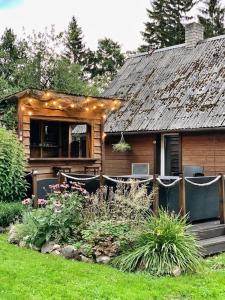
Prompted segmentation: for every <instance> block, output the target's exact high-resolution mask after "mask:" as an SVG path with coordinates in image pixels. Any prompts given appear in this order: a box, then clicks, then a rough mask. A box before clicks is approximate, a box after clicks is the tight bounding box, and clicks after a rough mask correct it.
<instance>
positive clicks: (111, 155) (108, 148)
mask: <svg viewBox="0 0 225 300" xmlns="http://www.w3.org/2000/svg"><path fill="white" fill-rule="evenodd" d="M119 139H120V136H107V137H106V140H105V172H106V174H109V175H118V176H119V175H130V174H131V164H132V163H149V168H150V174H152V173H153V162H154V144H153V141H154V137H153V136H151V135H132V136H131V135H130V136H129V135H128V136H125V140H126V142H127V143H129V144H130V145H131V147H132V149H131V151H128V152H125V153H118V152H113V151H112V144H116V143H118V142H119Z"/></svg>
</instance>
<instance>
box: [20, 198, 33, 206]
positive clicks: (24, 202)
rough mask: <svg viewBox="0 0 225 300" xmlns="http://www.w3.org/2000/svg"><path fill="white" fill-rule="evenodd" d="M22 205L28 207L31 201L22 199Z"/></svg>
mask: <svg viewBox="0 0 225 300" xmlns="http://www.w3.org/2000/svg"><path fill="white" fill-rule="evenodd" d="M22 204H23V205H30V204H31V199H30V198H27V199H24V200H23V201H22Z"/></svg>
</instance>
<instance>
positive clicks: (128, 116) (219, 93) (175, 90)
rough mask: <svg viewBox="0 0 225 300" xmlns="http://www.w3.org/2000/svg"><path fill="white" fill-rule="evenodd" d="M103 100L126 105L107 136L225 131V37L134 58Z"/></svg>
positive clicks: (108, 127)
mask: <svg viewBox="0 0 225 300" xmlns="http://www.w3.org/2000/svg"><path fill="white" fill-rule="evenodd" d="M103 96H104V97H105V96H107V97H121V98H123V99H126V101H125V103H124V104H123V106H122V107H121V108H120V110H119V111H117V112H116V113H114V114H112V115H111V116H109V118H108V120H107V123H106V126H105V131H106V132H121V131H124V132H146V131H147V132H151V131H157V132H163V131H181V130H191V129H204V128H205V129H206V128H221V127H224V128H225V36H218V37H216V38H211V39H207V40H203V41H201V42H199V43H198V44H197V45H196V46H195V47H187V45H186V44H182V45H178V46H174V47H169V48H165V49H159V50H156V51H154V52H152V53H145V54H140V55H136V56H133V57H131V58H129V59H127V61H126V62H125V64H124V66H123V67H122V69H121V70H120V72H119V73H118V75H117V77H116V78H115V79H114V80H113V81H112V83H111V84H110V85H109V87H108V88H107V89H106V91H105V92H104V93H103Z"/></svg>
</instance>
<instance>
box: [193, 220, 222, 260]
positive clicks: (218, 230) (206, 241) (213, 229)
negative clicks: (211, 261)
mask: <svg viewBox="0 0 225 300" xmlns="http://www.w3.org/2000/svg"><path fill="white" fill-rule="evenodd" d="M190 231H192V232H194V233H195V234H196V236H197V237H198V239H199V244H200V246H201V247H202V255H203V256H209V255H213V254H217V253H221V252H225V224H220V222H219V221H210V222H203V223H199V224H194V225H193V226H192V227H191V228H190Z"/></svg>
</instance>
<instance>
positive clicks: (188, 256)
mask: <svg viewBox="0 0 225 300" xmlns="http://www.w3.org/2000/svg"><path fill="white" fill-rule="evenodd" d="M113 264H114V266H116V267H118V268H119V269H120V270H123V271H129V272H134V271H144V272H147V273H150V274H152V275H156V276H161V275H166V274H171V273H172V272H173V270H174V269H175V268H177V267H178V268H180V270H181V271H182V272H188V271H191V272H194V271H196V270H197V269H198V267H199V266H200V253H199V247H198V245H197V242H196V240H195V237H194V236H193V235H192V234H191V233H190V232H189V231H187V226H186V218H180V216H175V215H172V214H169V213H167V212H165V211H161V212H160V214H159V217H156V216H152V217H151V218H149V220H148V222H147V225H146V226H145V229H144V230H143V231H141V232H140V233H139V234H138V235H137V237H136V240H135V243H134V245H133V246H132V248H131V249H130V250H128V251H125V252H124V253H123V254H122V255H121V256H119V257H117V258H116V259H115V260H114V263H113Z"/></svg>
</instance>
